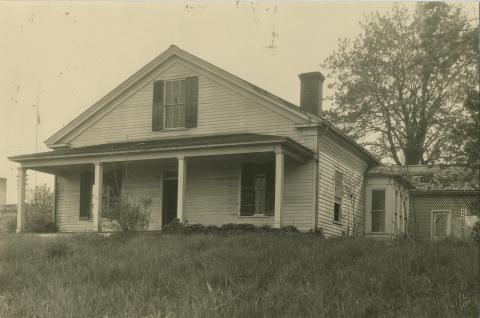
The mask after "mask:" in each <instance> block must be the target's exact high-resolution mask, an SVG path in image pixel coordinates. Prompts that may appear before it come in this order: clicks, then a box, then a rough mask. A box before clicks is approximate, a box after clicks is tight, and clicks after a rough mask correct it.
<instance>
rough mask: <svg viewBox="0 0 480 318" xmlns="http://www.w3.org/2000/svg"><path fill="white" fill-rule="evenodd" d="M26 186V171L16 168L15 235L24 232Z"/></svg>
mask: <svg viewBox="0 0 480 318" xmlns="http://www.w3.org/2000/svg"><path fill="white" fill-rule="evenodd" d="M26 186H27V169H25V168H22V167H20V168H18V183H17V233H20V232H24V231H25V190H26Z"/></svg>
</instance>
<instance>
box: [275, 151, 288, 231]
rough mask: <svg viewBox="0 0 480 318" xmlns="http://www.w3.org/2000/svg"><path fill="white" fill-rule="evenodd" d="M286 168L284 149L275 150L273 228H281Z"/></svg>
mask: <svg viewBox="0 0 480 318" xmlns="http://www.w3.org/2000/svg"><path fill="white" fill-rule="evenodd" d="M284 168H285V154H284V152H283V149H282V148H276V149H275V211H274V212H275V215H274V220H273V227H274V228H280V227H281V225H282V224H281V215H282V213H281V212H282V199H283V181H284V180H283V179H284Z"/></svg>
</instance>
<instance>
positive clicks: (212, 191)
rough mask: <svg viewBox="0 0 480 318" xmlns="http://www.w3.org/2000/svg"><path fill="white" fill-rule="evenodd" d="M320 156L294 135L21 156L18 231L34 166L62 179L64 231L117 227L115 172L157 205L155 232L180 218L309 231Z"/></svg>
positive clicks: (126, 186) (59, 220)
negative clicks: (107, 212)
mask: <svg viewBox="0 0 480 318" xmlns="http://www.w3.org/2000/svg"><path fill="white" fill-rule="evenodd" d="M313 157H314V156H313V153H312V152H311V150H309V149H308V148H306V147H304V146H302V145H300V144H299V143H296V142H294V141H292V140H291V139H289V138H286V137H279V136H267V135H255V134H239V135H233V134H232V135H221V136H218V135H217V136H203V137H190V138H170V139H162V140H150V141H136V142H134V141H132V142H128V143H117V144H108V145H99V146H91V147H82V148H71V149H58V150H54V151H51V152H48V153H40V154H33V155H27V156H19V157H14V158H11V159H12V160H14V161H17V162H19V163H20V164H21V166H20V168H19V189H18V197H19V201H18V213H17V232H22V231H24V229H25V224H24V223H25V222H24V221H25V206H24V201H25V176H26V171H27V169H32V170H37V171H41V172H46V173H50V174H53V175H55V194H56V196H55V222H56V224H57V227H58V229H59V231H61V232H81V231H99V232H100V231H108V230H110V228H109V227H108V226H107V225H106V224H105V222H104V221H106V220H104V219H103V218H102V208H103V207H104V206H105V197H106V196H107V195H108V193H109V192H110V190H109V189H110V188H111V187H112V176H114V175H116V176H118V175H120V176H121V177H120V179H121V181H120V184H121V185H120V187H119V190H120V191H121V192H122V193H126V194H128V196H129V198H133V199H135V200H140V199H149V200H150V201H151V217H150V225H149V229H150V230H159V229H161V227H162V226H163V225H165V224H167V223H169V222H171V221H172V220H173V219H178V220H179V221H180V222H185V221H188V222H189V223H191V224H193V223H202V224H215V225H220V224H225V223H251V224H255V225H265V224H268V225H271V226H272V227H280V226H282V225H284V224H293V225H295V226H297V227H299V228H302V227H303V228H305V229H308V228H311V227H312V225H313V224H314V222H313V215H314V214H315V213H314V203H313V197H314V193H313V191H314V187H313V186H312V184H313V183H312V178H313V167H314V160H313ZM118 171H121V173H120V174H119V173H118ZM89 180H90V181H89ZM117 182H118V180H117ZM285 193H287V195H286V194H285ZM107 201H108V200H107Z"/></svg>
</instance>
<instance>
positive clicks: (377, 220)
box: [372, 211, 385, 232]
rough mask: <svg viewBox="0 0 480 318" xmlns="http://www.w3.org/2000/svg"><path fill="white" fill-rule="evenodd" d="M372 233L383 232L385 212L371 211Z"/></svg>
mask: <svg viewBox="0 0 480 318" xmlns="http://www.w3.org/2000/svg"><path fill="white" fill-rule="evenodd" d="M372 232H385V212H378V211H372Z"/></svg>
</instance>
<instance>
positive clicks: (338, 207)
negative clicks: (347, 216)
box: [333, 171, 343, 223]
mask: <svg viewBox="0 0 480 318" xmlns="http://www.w3.org/2000/svg"><path fill="white" fill-rule="evenodd" d="M342 198H343V173H341V172H340V171H335V197H334V202H333V221H334V222H339V223H340V222H341V221H342Z"/></svg>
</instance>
